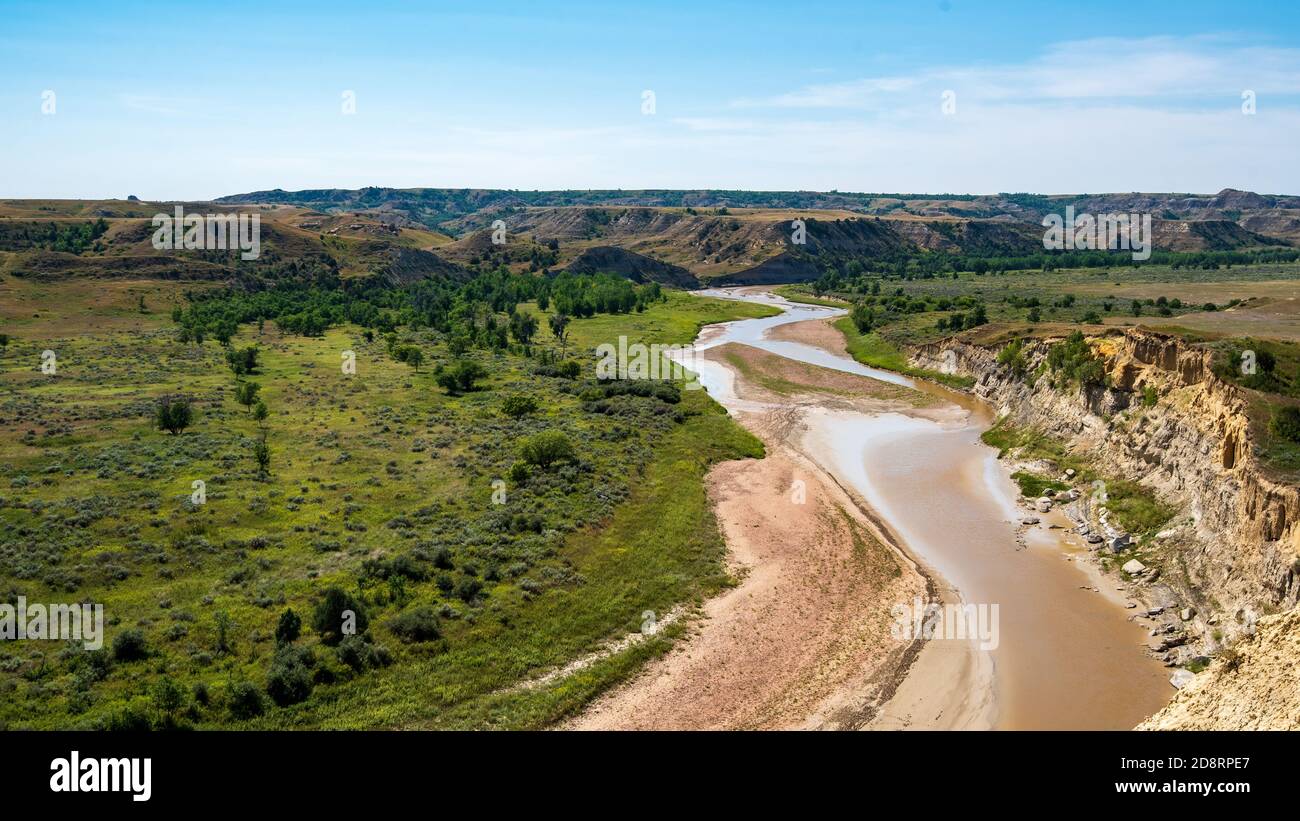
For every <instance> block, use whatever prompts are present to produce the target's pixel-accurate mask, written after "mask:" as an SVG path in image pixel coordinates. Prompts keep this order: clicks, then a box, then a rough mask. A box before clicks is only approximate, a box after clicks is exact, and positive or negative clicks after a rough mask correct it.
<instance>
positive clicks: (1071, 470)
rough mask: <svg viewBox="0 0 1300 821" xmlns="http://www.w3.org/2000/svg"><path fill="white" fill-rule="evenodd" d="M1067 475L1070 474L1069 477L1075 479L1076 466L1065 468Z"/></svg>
mask: <svg viewBox="0 0 1300 821" xmlns="http://www.w3.org/2000/svg"><path fill="white" fill-rule="evenodd" d="M1065 475H1066V476H1068V477H1070V478H1071V479H1073V478H1074V468H1066V469H1065Z"/></svg>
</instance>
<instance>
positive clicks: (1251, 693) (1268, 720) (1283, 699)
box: [1138, 610, 1300, 730]
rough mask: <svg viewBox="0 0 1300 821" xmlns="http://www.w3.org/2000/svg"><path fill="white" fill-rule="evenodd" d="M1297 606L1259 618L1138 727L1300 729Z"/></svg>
mask: <svg viewBox="0 0 1300 821" xmlns="http://www.w3.org/2000/svg"><path fill="white" fill-rule="evenodd" d="M1298 662H1300V610H1292V611H1291V612H1289V613H1281V614H1278V615H1276V616H1265V617H1264V618H1262V619H1260V620H1259V623H1258V624H1256V626H1255V631H1254V634H1253V635H1250V636H1245V637H1243V638H1242V639H1241V640H1240V641H1238V642H1237V643H1236V644H1234V645H1233V646H1232V647H1231V648H1230V649H1228V650H1227V651H1226V652H1225V653H1224V654H1223V655H1222V656H1221V657H1220V659H1219V661H1218V662H1217V663H1215V664H1214V666H1212V667H1211V668H1210V669H1209V670H1206V671H1205V672H1204V673H1201V674H1200V675H1198V676H1196V677H1195V679H1193V680H1192V681H1191V682H1190V683H1188V684H1187V686H1185V687H1183V689H1181V690H1179V691H1178V694H1177V695H1175V696H1174V698H1173V700H1172V701H1170V702H1169V704H1168V705H1166V706H1165V708H1164V709H1163V710H1161V711H1160V712H1158V713H1156V714H1155V715H1153V716H1151V718H1149V719H1147V720H1146V721H1144V722H1142V723H1141V724H1139V725H1138V729H1139V730H1300V663H1298Z"/></svg>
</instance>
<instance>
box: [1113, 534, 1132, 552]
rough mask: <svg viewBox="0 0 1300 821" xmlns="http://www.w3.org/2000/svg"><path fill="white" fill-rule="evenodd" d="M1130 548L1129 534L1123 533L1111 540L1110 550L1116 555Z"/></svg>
mask: <svg viewBox="0 0 1300 821" xmlns="http://www.w3.org/2000/svg"><path fill="white" fill-rule="evenodd" d="M1128 546H1129V537H1128V534H1127V533H1121V534H1120V535H1118V536H1116V537H1115V538H1113V539H1111V540H1110V549H1111V550H1112V551H1114V552H1115V553H1119V552H1120V551H1122V550H1123V549H1124V548H1126V547H1128Z"/></svg>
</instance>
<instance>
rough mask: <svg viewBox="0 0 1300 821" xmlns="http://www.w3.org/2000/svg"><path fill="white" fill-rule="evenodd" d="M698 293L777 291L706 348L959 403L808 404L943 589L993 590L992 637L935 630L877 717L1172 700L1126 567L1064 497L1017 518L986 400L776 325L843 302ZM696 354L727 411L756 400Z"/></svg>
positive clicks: (967, 597) (944, 718)
mask: <svg viewBox="0 0 1300 821" xmlns="http://www.w3.org/2000/svg"><path fill="white" fill-rule="evenodd" d="M701 294H702V295H705V296H714V297H722V298H727V299H741V300H745V301H750V302H759V303H763V304H768V305H773V306H775V307H778V308H780V309H781V310H782V313H781V314H780V315H778V316H773V317H767V318H763V319H748V320H739V321H736V322H729V323H723V324H720V325H711V326H707V327H706V328H705V329H704V330H703V331H702V332H701V334H700V336H699V338H698V339H697V341H696V351H697V352H698V351H703V350H707V349H708V348H712V347H716V346H718V345H723V344H726V343H728V342H736V343H740V344H744V345H749V346H752V347H755V348H760V349H762V350H765V351H769V352H771V353H774V354H777V355H779V356H783V357H786V358H789V359H793V360H798V361H802V362H806V363H810V364H813V365H819V366H822V367H825V368H831V369H835V370H840V371H847V372H851V373H855V374H859V375H862V376H867V377H870V378H873V379H880V380H884V381H888V382H892V383H895V384H901V385H905V386H908V387H912V388H915V389H917V390H921V391H924V392H926V393H928V394H931V395H933V396H937V397H939V399H940V400H941V402H942V403H945V407H946V408H947V409H948V410H949V411H951V412H950V413H949V414H947V415H946V417H945V421H934V420H933V419H929V418H922V417H918V416H913V415H905V414H902V413H882V414H866V413H860V412H854V411H846V410H843V409H834V408H830V407H813V408H810V409H808V411H807V412H806V413H805V415H804V419H803V421H804V423H805V426H806V431H805V432H804V434H803V437H802V441H801V443H800V448H801V450H802V452H803V453H804V455H806V456H807V457H809V458H810V459H812V460H813V461H814V462H815V463H817V464H818V465H819V466H820V467H821V468H822V469H823V470H825V471H826V472H827V473H829V474H830V475H831V476H833V477H834V478H835V479H836V480H837V481H838V482H839V483H840V484H841V485H843V486H845V487H847V488H850V489H851V490H852V491H854V492H855V493H856V495H858V496H859V497H860V498H861V499H862V500H863V501H865V502H866V504H867V505H868V506H869V507H870V508H872V509H873V510H874V511H875V512H876V513H877V514H878V515H879V516H880V517H881V518H882V519H883V520H884V521H885V522H886V523H887V525H888V527H889V528H890V529H891V530H892V531H893V533H894V535H895V536H896V537H897V539H898V540H899V541H900V542H901V543H902V545H903V546H904V548H905V549H906V550H907V551H908V552H909V553H910V555H911V556H912V557H913V558H914V559H916V560H917V561H918V562H919V563H920V564H921V565H922V566H924V567H925V568H926V570H927V572H928V574H929V575H930V576H931V578H932V579H934V581H935V583H936V585H937V587H938V588H939V590H940V591H941V594H942V596H943V598H944V599H945V601H949V602H953V603H958V602H960V603H964V604H974V605H977V606H980V607H983V608H985V612H986V613H988V612H989V611H991V609H992V608H991V606H992V605H997V621H996V626H997V640H996V642H990V641H988V640H987V636H986V637H985V640H980V639H978V638H968V639H948V640H944V641H938V640H932V641H929V642H927V643H926V646H925V647H924V649H923V650H922V652H921V654H920V656H919V657H918V658H917V661H916V662H915V664H914V665H913V666H912V668H911V670H910V672H909V674H908V676H907V678H906V679H905V681H904V683H903V686H902V687H900V688H899V690H898V692H897V693H896V694H895V696H894V698H893V699H892V700H891V702H890V703H889V704H887V705H885V708H884V709H883V710H882V712H881V714H880V715H879V716H878V717H877V719H876V721H875V722H874V724H873V726H875V727H878V728H892V727H919V728H933V729H945V728H959V729H980V728H994V729H1054V728H1067V729H1128V728H1132V727H1133V726H1134V725H1136V724H1137V723H1138V722H1140V721H1141V720H1142V719H1144V718H1146V717H1147V716H1148V715H1150V714H1151V713H1152V712H1154V711H1155V710H1158V709H1159V708H1160V707H1162V706H1164V704H1165V703H1166V702H1167V700H1168V699H1169V697H1170V696H1171V695H1172V693H1173V688H1172V687H1171V686H1170V684H1169V682H1168V676H1169V672H1168V671H1167V670H1166V669H1165V668H1164V667H1163V665H1162V664H1160V663H1159V662H1158V661H1157V660H1155V659H1153V658H1151V657H1150V656H1149V655H1148V654H1147V653H1146V652H1145V650H1144V645H1145V643H1146V641H1147V638H1148V637H1147V634H1146V631H1145V630H1144V629H1143V628H1142V627H1140V626H1139V625H1137V624H1136V623H1134V622H1133V621H1131V620H1130V618H1129V616H1130V614H1131V613H1132V611H1131V610H1126V609H1125V606H1124V605H1125V601H1126V599H1125V594H1124V591H1123V590H1122V589H1121V588H1120V587H1119V585H1120V584H1121V583H1120V582H1118V581H1117V580H1116V579H1114V578H1113V577H1103V576H1102V575H1101V574H1100V573H1099V572H1098V570H1097V568H1096V567H1095V566H1094V565H1093V563H1091V562H1090V561H1088V560H1087V555H1088V551H1087V550H1086V549H1085V548H1084V546H1083V545H1082V544H1081V542H1080V541H1079V539H1078V537H1077V536H1071V535H1069V531H1068V528H1067V527H1065V526H1067V525H1068V524H1069V522H1068V520H1067V519H1065V518H1064V517H1063V516H1061V515H1060V514H1059V513H1053V514H1048V515H1045V516H1042V518H1043V519H1044V522H1043V524H1040V525H1036V526H1032V527H1030V528H1027V529H1026V528H1024V527H1019V526H1018V525H1019V521H1020V519H1021V518H1022V517H1024V516H1026V515H1028V512H1027V511H1025V510H1023V509H1021V508H1019V507H1018V505H1017V498H1018V489H1017V487H1016V486H1015V484H1014V483H1013V482H1012V481H1011V478H1010V476H1009V472H1008V471H1007V469H1006V468H1005V467H1004V466H1003V465H1002V464H1001V463H1000V462H999V461H998V459H997V453H996V451H994V450H993V449H992V448H989V447H988V446H986V445H984V444H983V443H982V442H981V441H980V438H979V437H980V433H982V432H983V431H984V430H986V429H987V428H988V426H989V425H990V424H991V423H992V421H993V413H992V410H991V409H990V408H988V407H987V405H986V404H985V403H983V402H982V401H980V400H978V399H976V398H973V397H971V396H969V395H967V394H964V393H961V392H957V391H951V390H948V389H947V388H944V387H942V386H939V385H937V384H932V383H929V382H925V381H919V380H913V379H910V378H908V377H905V376H901V375H899V374H896V373H893V372H890V371H882V370H878V369H875V368H869V367H866V366H864V365H862V364H860V363H858V362H856V361H855V360H853V359H851V358H850V357H849V356H848V355H847V354H843V355H839V354H835V353H831V352H829V351H826V350H824V349H822V348H818V347H814V346H811V345H805V344H801V343H798V342H792V341H787V340H778V339H771V338H769V337H768V332H769V331H770V330H771V329H772V328H774V327H777V326H779V325H783V324H787V323H791V322H801V321H805V320H810V319H823V318H827V317H832V316H836V315H841V314H843V313H844V311H843V310H841V309H836V308H825V307H820V306H811V305H800V304H795V303H790V302H788V301H786V300H784V299H782V298H780V297H777V296H774V295H772V294H770V293H761V292H754V291H753V290H752V289H745V290H732V289H727V290H714V291H705V292H701ZM696 366H698V368H697V369H698V371H699V373H700V381H701V383H702V384H703V385H704V387H705V389H706V390H707V391H708V392H709V393H710V395H711V396H713V397H714V398H715V399H717V401H719V402H720V403H721V404H722V405H723V406H724V407H726V408H727V409H728V410H729V411H730V412H732V413H733V414H734V413H738V412H741V411H754V410H761V407H760V406H759V405H757V403H754V402H752V401H748V400H745V399H743V398H742V397H740V396H738V395H737V392H736V390H735V378H736V377H735V374H734V373H733V372H732V371H731V370H730V369H729V368H728V367H727V366H726V365H723V364H721V363H719V362H714V361H710V360H704V359H702V358H697V359H696ZM1035 515H1038V514H1035ZM1050 524H1058V525H1062V527H1058V528H1050V527H1049V526H1048V525H1050ZM1018 534H1020V536H1019V538H1018ZM889 604H891V605H892V604H907V605H910V604H911V603H904V602H900V603H889Z"/></svg>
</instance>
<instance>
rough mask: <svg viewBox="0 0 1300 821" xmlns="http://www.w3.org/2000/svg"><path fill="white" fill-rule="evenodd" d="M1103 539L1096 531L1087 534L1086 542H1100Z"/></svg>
mask: <svg viewBox="0 0 1300 821" xmlns="http://www.w3.org/2000/svg"><path fill="white" fill-rule="evenodd" d="M1103 541H1105V540H1104V539H1102V538H1101V536H1100V535H1099V534H1097V533H1089V534H1088V544H1101V543H1102V542H1103Z"/></svg>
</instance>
